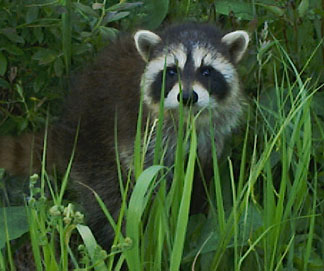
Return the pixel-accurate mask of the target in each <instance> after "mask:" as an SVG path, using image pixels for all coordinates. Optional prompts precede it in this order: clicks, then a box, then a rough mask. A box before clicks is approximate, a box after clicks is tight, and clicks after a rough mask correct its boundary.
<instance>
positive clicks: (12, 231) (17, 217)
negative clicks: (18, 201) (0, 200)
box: [0, 206, 29, 249]
mask: <svg viewBox="0 0 324 271" xmlns="http://www.w3.org/2000/svg"><path fill="white" fill-rule="evenodd" d="M28 229H29V225H28V219H27V213H26V207H25V206H19V207H4V208H0V249H1V248H3V247H4V246H5V243H6V240H7V234H6V233H7V231H8V235H9V236H8V237H9V240H14V239H17V238H18V237H20V236H21V235H23V234H24V233H26V232H28Z"/></svg>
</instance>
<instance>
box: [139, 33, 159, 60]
mask: <svg viewBox="0 0 324 271" xmlns="http://www.w3.org/2000/svg"><path fill="white" fill-rule="evenodd" d="M134 40H135V46H136V49H137V51H138V52H139V54H140V55H141V56H142V58H143V59H144V61H145V62H147V61H148V60H149V57H150V53H151V49H152V47H153V46H154V45H156V44H158V43H159V42H160V41H161V38H160V37H159V36H158V35H156V34H155V33H153V32H151V31H148V30H139V31H137V32H136V33H135V35H134Z"/></svg>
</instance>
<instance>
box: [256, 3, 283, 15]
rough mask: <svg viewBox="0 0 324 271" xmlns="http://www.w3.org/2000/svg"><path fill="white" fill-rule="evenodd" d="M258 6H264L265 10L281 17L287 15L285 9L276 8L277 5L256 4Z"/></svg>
mask: <svg viewBox="0 0 324 271" xmlns="http://www.w3.org/2000/svg"><path fill="white" fill-rule="evenodd" d="M256 5H259V6H262V7H264V8H265V9H267V10H269V11H270V12H272V13H273V14H275V15H277V16H279V17H281V16H283V15H284V14H285V10H284V9H283V8H280V7H278V6H275V5H264V4H261V3H256Z"/></svg>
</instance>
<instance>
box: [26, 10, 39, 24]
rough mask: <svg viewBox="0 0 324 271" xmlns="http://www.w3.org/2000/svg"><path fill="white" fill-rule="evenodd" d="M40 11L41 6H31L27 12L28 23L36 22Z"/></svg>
mask: <svg viewBox="0 0 324 271" xmlns="http://www.w3.org/2000/svg"><path fill="white" fill-rule="evenodd" d="M38 13H39V7H36V6H33V7H29V8H28V10H27V12H26V18H25V20H26V23H27V24H30V23H32V22H34V21H35V20H36V19H37V18H38Z"/></svg>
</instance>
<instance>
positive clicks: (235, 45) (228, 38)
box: [222, 30, 250, 63]
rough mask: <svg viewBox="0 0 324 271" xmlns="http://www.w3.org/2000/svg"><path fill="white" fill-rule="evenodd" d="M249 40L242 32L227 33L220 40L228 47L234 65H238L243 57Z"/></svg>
mask: <svg viewBox="0 0 324 271" xmlns="http://www.w3.org/2000/svg"><path fill="white" fill-rule="evenodd" d="M249 40H250V39H249V35H248V33H246V32H245V31H242V30H238V31H234V32H231V33H228V34H226V35H225V36H224V37H223V38H222V42H223V43H225V44H226V45H227V46H228V48H229V52H230V54H231V57H232V59H233V61H234V62H235V63H238V62H239V61H240V60H241V58H242V57H243V55H244V53H245V51H246V49H247V47H248V44H249Z"/></svg>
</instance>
